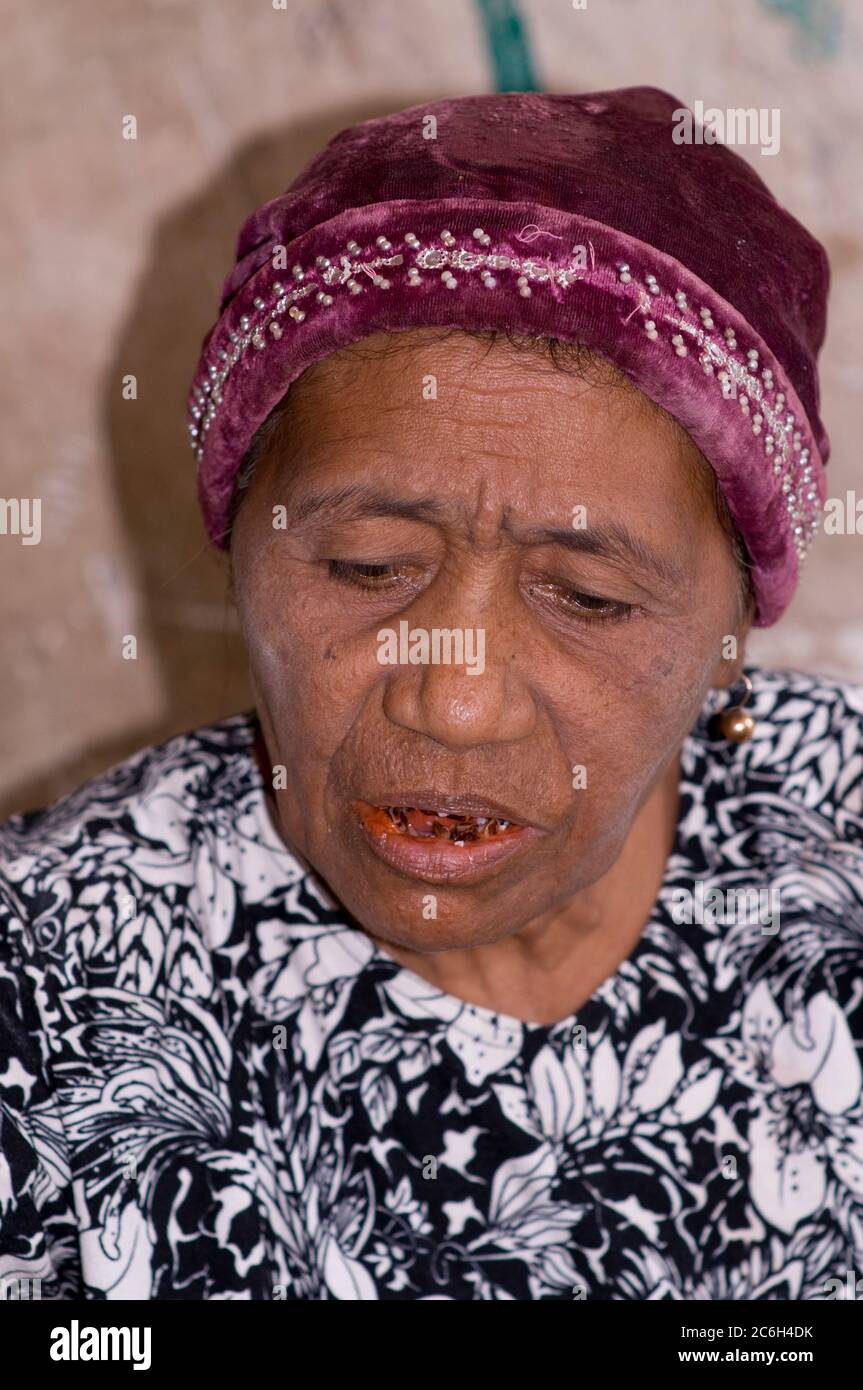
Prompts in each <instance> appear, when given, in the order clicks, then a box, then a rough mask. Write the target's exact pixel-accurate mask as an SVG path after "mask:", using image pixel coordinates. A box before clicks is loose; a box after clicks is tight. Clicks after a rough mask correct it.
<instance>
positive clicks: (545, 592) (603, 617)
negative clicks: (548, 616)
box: [530, 584, 638, 623]
mask: <svg viewBox="0 0 863 1390" xmlns="http://www.w3.org/2000/svg"><path fill="white" fill-rule="evenodd" d="M530 587H531V593H537V594H539V595H540V597H541V598H542V599H543V600H544V601H545V602H549V603H552V604H554V606H555V607H556V608H557V609H558V610H559V611H561V612H563V613H564V614H565V615H566V616H571V617H575V618H580V619H582V620H584V621H586V622H589V623H601V622H605V623H607V622H623V621H624V620H625V619H626V618H631V617H633V616H634V615H635V614H636V613H637V612H638V608H637V605H636V604H634V603H623V602H622V601H620V600H618V599H610V598H603V597H602V595H600V594H590V593H587V592H586V591H583V590H580V589H571V588H569V587H567V585H565V584H532V585H531V586H530Z"/></svg>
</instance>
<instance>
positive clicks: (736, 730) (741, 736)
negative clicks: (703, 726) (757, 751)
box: [718, 675, 755, 743]
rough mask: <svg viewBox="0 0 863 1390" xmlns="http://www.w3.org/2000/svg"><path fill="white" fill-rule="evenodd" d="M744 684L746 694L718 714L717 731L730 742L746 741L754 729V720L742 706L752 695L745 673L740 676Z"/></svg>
mask: <svg viewBox="0 0 863 1390" xmlns="http://www.w3.org/2000/svg"><path fill="white" fill-rule="evenodd" d="M740 679H741V681H742V682H743V684H744V685H745V686H746V694H745V695H744V696H743V699H742V700H741V701H740V703H739V704H738V705H731V706H729V708H728V709H724V710H722V712H721V714H720V715H719V716H718V723H719V732H720V733H721V734H722V736H723V738H727V739H728V740H729V742H730V743H746V742H747V740H748V739H750V738H751V737H752V734H753V732H754V730H755V720H754V719H753V718H752V715H751V714H750V713H749V711H748V710H745V709H744V708H743V706H744V705H745V704H746V702H747V700H748V699H749V698H750V696H751V695H752V682H751V680H750V679H749V677H748V676H747V675H741V677H740Z"/></svg>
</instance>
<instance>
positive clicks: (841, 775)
mask: <svg viewBox="0 0 863 1390" xmlns="http://www.w3.org/2000/svg"><path fill="white" fill-rule="evenodd" d="M749 674H750V677H751V679H752V684H753V694H752V700H751V704H750V707H751V710H752V714H753V715H754V717H755V721H756V723H755V732H754V735H753V738H752V741H751V742H750V743H749V744H747V745H745V746H744V748H743V750H742V761H743V769H744V772H745V775H746V778H747V780H749V781H750V782H751V783H752V784H754V785H755V786H759V785H760V787H761V789H762V790H768V789H769V790H771V791H772V792H774V793H775V794H777V795H779V796H784V797H788V798H790V799H791V800H792V801H794V802H796V803H797V804H799V805H800V806H801V808H811V809H813V810H816V809H817V810H818V811H819V812H820V813H821V815H823V816H825V817H827V818H828V819H832V820H836V819H839V820H841V821H842V822H843V824H844V823H847V824H848V825H849V827H850V828H851V829H852V830H854V831H856V834H857V837H859V838H863V833H861V832H863V687H860V686H858V685H855V684H853V683H851V682H845V681H840V680H835V679H831V678H829V677H824V676H812V675H806V674H804V673H802V672H798V671H776V670H766V669H764V668H761V667H755V668H752V669H750V671H749Z"/></svg>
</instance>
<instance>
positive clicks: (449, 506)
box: [232, 333, 742, 950]
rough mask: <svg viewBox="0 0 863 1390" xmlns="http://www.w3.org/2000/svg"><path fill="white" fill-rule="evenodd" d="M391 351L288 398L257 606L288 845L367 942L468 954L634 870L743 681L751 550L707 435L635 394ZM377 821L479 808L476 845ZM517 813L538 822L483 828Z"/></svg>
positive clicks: (521, 369)
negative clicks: (708, 460) (695, 734)
mask: <svg viewBox="0 0 863 1390" xmlns="http://www.w3.org/2000/svg"><path fill="white" fill-rule="evenodd" d="M374 346H375V344H374V342H372V341H371V340H366V342H365V344H364V348H365V353H366V355H365V356H363V357H362V358H360V359H355V358H353V357H352V356H351V355H350V354H342V355H336V356H334V357H331V358H329V359H327V360H326V361H325V362H323V363H321V364H319V365H318V366H317V367H315V368H314V369H313V370H312V371H310V372H309V373H308V374H307V375H306V377H305V378H304V379H303V380H302V382H301V383H299V385H298V386H297V387H295V388H294V391H293V393H292V398H291V400H292V404H291V408H290V416H289V421H288V428H287V429H286V431H285V437H284V438H282V437H278V438H277V439H276V440H275V441H274V443H273V445H272V447H271V448H270V450H269V452H268V453H267V456H266V457H265V458H264V459H263V460H262V461H261V462H260V464H259V466H258V469H257V471H256V474H255V477H254V479H253V481H252V484H251V486H250V488H249V491H248V493H247V495H246V497H245V500H244V502H243V506H242V508H241V510H240V514H239V517H238V520H237V524H236V528H235V532H234V539H233V549H232V553H233V569H234V581H235V588H236V596H237V602H238V605H239V610H240V616H241V621H242V625H243V630H244V633H245V638H246V642H247V644H248V650H249V657H250V662H251V668H252V674H253V680H254V685H255V689H256V694H257V705H258V712H259V715H260V719H261V724H262V727H263V731H264V737H265V739H266V743H267V748H268V751H269V755H270V758H271V761H272V763H273V765H274V766H275V767H276V768H277V769H278V768H279V767H280V766H283V767H284V768H285V769H286V773H285V775H284V776H282V777H278V776H277V778H276V782H277V790H276V799H277V806H278V814H279V818H280V822H281V826H282V829H283V833H284V835H285V837H286V839H287V840H288V841H289V842H290V843H291V844H292V845H293V846H294V847H295V848H296V849H297V850H299V851H300V852H301V853H302V854H303V855H304V856H305V857H306V859H308V860H309V862H310V863H311V864H312V865H313V867H314V868H315V869H316V870H317V872H318V873H319V874H320V875H321V876H322V877H323V878H324V879H325V880H326V882H327V883H328V884H329V886H330V888H331V890H332V891H333V892H334V893H335V894H336V896H337V897H338V898H339V899H340V900H341V901H342V902H343V903H344V904H345V906H346V907H347V908H348V909H349V911H350V912H352V913H353V914H354V916H355V917H356V919H357V920H358V921H359V922H361V923H362V924H363V926H364V927H365V928H366V929H367V930H368V931H369V932H371V933H372V935H374V936H377V937H379V938H381V939H382V940H384V941H389V942H391V943H393V944H394V945H400V946H403V947H408V948H412V949H415V950H441V949H447V948H453V947H456V948H457V947H470V946H475V945H481V944H486V943H489V942H493V941H496V940H499V939H501V938H502V937H504V936H508V935H510V934H512V933H513V932H516V931H518V930H519V929H520V928H521V927H523V926H525V925H526V924H527V923H528V922H530V921H532V920H534V919H536V918H537V917H539V916H540V915H541V914H543V913H544V912H547V911H548V910H549V909H552V908H554V907H556V906H558V905H561V904H563V903H565V902H566V901H567V900H568V899H570V898H571V897H572V896H573V895H574V894H576V893H578V892H579V891H580V890H582V889H584V888H586V887H588V886H589V885H591V884H594V883H596V882H597V880H599V879H600V878H601V877H602V876H603V875H604V874H605V873H606V872H607V871H608V870H609V868H610V867H611V865H612V864H613V863H614V861H615V860H616V859H617V857H618V855H619V853H620V851H621V849H622V847H623V845H624V842H625V840H626V837H627V833H628V830H629V828H630V826H631V824H632V821H633V817H634V816H635V814H636V812H637V811H638V809H639V807H640V806H642V805H643V803H644V802H645V800H646V799H647V797H648V796H649V794H650V793H651V791H652V790H653V788H654V787H655V786H656V785H657V783H658V782H659V780H660V778H661V777H662V776H663V774H666V775H668V772H669V769H672V768H673V765H674V763H675V759H676V755H677V753H678V751H679V748H680V745H681V743H682V741H683V739H684V738H685V736H686V734H687V732H688V731H689V729H690V728H691V726H692V724H693V722H694V720H695V718H696V715H697V713H698V711H699V709H700V707H701V705H702V703H703V701H704V699H705V696H706V694H707V691H708V688H709V687H710V686H711V685H717V686H718V685H725V684H728V683H729V682H730V680H731V679H732V678H733V677H734V675H735V674H736V671H737V669H738V664H737V663H735V662H733V661H729V660H727V659H725V656H724V654H723V652H724V651H725V653H727V651H728V644H727V640H726V639H727V638H729V637H731V636H735V635H736V636H737V637H738V638H740V637H741V636H742V630H741V618H740V613H739V608H738V598H737V593H738V586H737V574H736V569H735V561H734V558H733V555H732V552H731V548H730V545H729V541H728V539H727V537H726V535H725V533H724V532H723V530H722V528H721V526H720V524H719V521H718V520H717V517H716V513H715V507H714V503H713V492H712V481H711V477H710V474H709V472H708V471H707V469H706V466H705V465H704V463H703V461H702V460H700V458H699V456H698V454H697V452H696V450H695V448H694V446H693V445H692V444H691V442H690V441H689V440H688V439H687V438H686V436H685V435H684V434H683V433H682V431H680V430H679V429H678V428H677V427H676V426H675V425H674V424H673V423H672V422H671V421H670V420H669V419H668V417H666V416H664V415H663V414H661V413H660V412H658V411H657V410H656V409H655V408H654V407H653V406H652V405H651V404H650V403H649V402H648V401H646V400H645V398H644V397H643V396H641V395H640V394H639V393H638V392H636V391H634V390H633V389H631V388H629V387H628V386H626V387H619V386H614V385H597V384H588V383H586V382H584V381H581V380H579V379H576V378H573V377H572V376H569V375H566V374H565V373H563V372H560V371H558V370H556V369H555V368H554V367H553V366H552V364H551V363H550V362H547V361H545V360H544V359H540V358H534V357H533V356H532V355H531V356H529V357H524V356H521V355H516V354H515V353H513V352H512V351H511V350H510V349H509V348H508V346H506V345H499V344H498V345H495V346H494V347H493V348H492V349H491V350H490V349H489V347H488V344H487V343H485V342H481V341H477V340H475V339H472V338H469V337H467V336H462V335H457V336H451V337H449V338H447V339H446V340H445V341H440V340H436V339H435V337H434V336H433V335H428V334H424V333H416V334H413V333H412V334H400V335H398V349H397V350H396V351H392V350H391V351H389V352H387V353H386V354H384V355H378V354H371V355H370V354H369V351H368V350H369V348H374ZM402 623H403V624H405V626H404V627H403V628H402V629H401V630H400V624H402ZM435 630H437V632H438V639H437V643H436V642H435ZM388 632H391V633H392V634H393V636H392V637H391V638H388V637H387V633H388ZM400 632H401V647H400V645H399V636H400ZM446 634H449V635H446ZM459 641H461V642H462V643H463V646H462V650H461V652H460V651H459V649H458V642H459ZM724 643H725V647H723V644H724ZM741 649H742V641H741ZM411 653H413V656H414V661H411V660H409V659H406V658H410V656H411ZM435 656H437V660H435V659H434V658H435ZM387 657H390V658H394V660H392V661H388V660H386V659H385V658H387ZM459 659H460V664H458V663H459ZM279 781H285V782H286V785H285V786H283V787H281V786H278V783H279ZM459 798H465V799H466V800H462V801H460V800H459ZM383 807H402V808H404V807H418V808H420V810H421V811H424V812H429V811H430V812H438V811H440V812H445V811H450V812H453V811H459V812H461V813H464V814H466V813H467V812H470V813H471V814H472V816H473V817H474V819H472V820H471V822H470V824H469V825H468V827H467V830H465V828H464V827H462V830H461V831H459V830H458V829H456V830H455V831H454V832H453V833H454V835H455V836H456V838H458V837H459V836H460V835H461V836H464V835H466V836H467V838H466V840H465V842H464V843H462V844H454V843H452V842H451V840H450V838H449V836H447V838H446V839H444V838H443V836H444V834H445V827H448V826H450V827H451V826H452V824H453V822H452V821H438V822H437V833H435V824H434V822H433V820H432V819H430V818H428V817H426V816H424V815H415V814H411V815H407V814H405V815H404V816H403V817H401V819H400V818H399V817H398V816H396V817H395V819H391V818H390V816H389V815H388V814H387V813H386V812H385V811H383V810H381V809H376V808H383ZM495 812H497V815H498V818H500V817H503V818H505V819H507V820H509V821H511V822H514V823H516V827H518V826H520V827H522V828H521V829H519V828H516V827H513V826H511V827H510V828H509V829H507V830H503V831H501V830H500V829H499V828H498V831H497V833H495V834H492V835H490V836H489V829H493V828H494V827H489V826H487V827H486V829H485V833H484V836H483V838H482V839H480V840H476V841H474V840H472V839H471V838H470V837H471V835H473V834H475V833H477V831H478V829H480V828H481V827H480V825H479V824H478V821H477V819H476V818H481V819H484V820H486V821H491V819H493V817H494V816H495ZM400 827H401V828H400Z"/></svg>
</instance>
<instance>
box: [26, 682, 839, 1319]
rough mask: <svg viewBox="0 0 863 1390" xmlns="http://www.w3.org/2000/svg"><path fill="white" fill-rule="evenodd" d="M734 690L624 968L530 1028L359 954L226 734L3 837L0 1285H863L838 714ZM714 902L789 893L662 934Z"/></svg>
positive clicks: (785, 1292)
mask: <svg viewBox="0 0 863 1390" xmlns="http://www.w3.org/2000/svg"><path fill="white" fill-rule="evenodd" d="M752 676H753V680H754V683H755V697H754V702H753V711H754V713H755V715H756V717H757V720H758V725H757V730H756V733H755V737H754V739H753V741H752V743H750V744H748V745H743V746H736V747H735V746H733V745H731V744H728V743H725V742H720V741H718V740H714V739H712V738H711V736H710V734H709V732H708V726H707V723H706V716H704V717H702V720H701V721H700V722H699V724H698V725H697V726H696V728H695V730H694V731H693V733H692V735H691V736H690V738H689V739H688V741H687V743H686V746H685V749H684V777H683V783H682V788H681V793H682V801H681V815H680V822H679V826H678V830H677V840H676V846H675V849H674V852H673V855H672V857H671V859H670V861H669V864H668V868H667V872H666V877H665V881H664V884H663V887H662V890H661V892H660V896H659V899H658V901H657V904H656V907H655V910H654V913H653V916H652V918H651V920H650V922H649V924H648V926H647V928H646V930H645V932H644V934H643V936H642V938H641V939H640V941H639V943H638V946H637V947H636V949H635V951H634V953H633V955H632V956H631V957H630V958H629V960H627V961H626V962H625V963H624V964H623V965H622V966H621V967H620V969H619V970H618V971H617V973H616V974H615V975H614V976H612V977H611V978H610V979H609V980H607V981H606V982H605V984H603V985H602V986H601V988H600V989H599V990H597V992H596V994H595V995H594V996H593V998H592V999H591V1000H590V1001H589V1002H588V1003H587V1004H585V1005H584V1007H583V1008H582V1009H580V1010H579V1013H578V1017H577V1018H575V1017H572V1018H570V1019H567V1020H565V1021H564V1022H561V1023H558V1024H556V1025H554V1026H551V1027H546V1026H540V1025H533V1024H524V1023H521V1022H518V1021H516V1020H515V1019H512V1018H507V1017H504V1016H501V1015H499V1014H495V1013H493V1012H491V1011H490V1010H488V1009H484V1008H479V1007H472V1006H470V1005H468V1004H466V1003H464V1002H462V1001H460V1000H459V999H456V998H453V997H452V996H449V995H446V994H443V993H441V992H440V991H439V990H437V989H435V988H434V987H433V986H432V985H430V984H428V983H426V982H425V981H423V980H422V979H420V978H419V977H418V976H417V975H415V974H413V973H412V972H411V971H409V970H407V969H405V968H404V967H402V966H401V965H399V964H398V963H397V962H395V961H394V960H393V959H392V958H390V957H388V956H386V955H385V954H384V953H383V952H382V951H381V950H380V949H379V948H377V947H376V946H375V945H374V944H373V943H372V942H371V941H370V940H369V939H368V938H367V937H366V936H365V935H364V933H363V932H362V930H361V929H360V928H359V927H358V926H357V924H356V923H354V922H352V921H351V919H350V918H349V917H347V916H346V914H345V912H344V910H343V909H341V908H340V907H339V906H338V904H337V903H335V902H334V901H333V899H332V898H331V896H330V895H329V894H328V892H327V891H326V889H325V888H324V886H323V885H322V883H321V882H320V881H319V880H318V879H317V878H316V877H315V876H314V875H313V874H312V873H311V872H309V870H308V867H307V866H305V865H304V864H301V863H300V862H298V861H297V860H296V859H295V858H294V857H293V856H292V855H291V854H290V853H289V852H288V850H287V849H286V848H285V847H284V845H283V844H282V843H281V841H280V839H279V837H278V835H277V834H276V832H275V830H274V828H273V825H272V822H271V819H270V812H269V810H268V801H267V797H266V794H265V789H264V784H263V782H262V778H261V775H260V773H259V771H258V768H257V765H256V763H255V761H254V759H253V757H252V756H251V751H250V749H251V744H252V741H253V738H254V734H255V724H254V721H253V720H252V719H251V718H249V717H246V716H238V717H236V718H232V719H228V720H226V721H224V722H222V723H220V724H217V725H215V726H213V727H211V728H205V729H200V730H198V731H197V732H195V733H192V734H189V735H187V736H184V737H181V738H176V739H174V740H172V741H171V742H170V743H168V744H166V745H165V746H163V747H161V748H155V749H148V750H146V751H145V752H143V753H141V754H139V755H138V756H136V757H134V758H133V759H131V760H130V761H129V762H127V763H125V764H124V765H123V766H121V767H119V768H116V769H115V770H114V771H112V772H110V773H108V774H107V775H105V776H104V777H101V778H100V779H98V780H97V781H95V782H93V783H91V784H89V785H88V786H86V787H84V788H83V789H81V790H80V791H79V792H77V793H76V794H75V795H73V796H71V797H69V798H67V799H66V800H65V801H63V802H61V803H60V804H59V805H57V806H55V807H54V808H53V809H51V810H49V811H47V812H45V813H40V814H37V815H34V816H27V817H19V818H16V819H15V820H13V821H11V822H9V823H8V824H7V825H6V826H4V827H2V830H0V862H2V878H3V888H2V891H1V892H0V927H2V932H0V935H2V937H3V939H4V947H3V954H2V962H0V1020H2V1028H3V1034H2V1040H0V1094H2V1102H3V1104H2V1143H0V1153H2V1157H0V1278H3V1277H7V1278H8V1277H21V1276H25V1277H27V1276H29V1277H30V1278H40V1279H41V1280H42V1296H43V1297H48V1298H64V1297H67V1298H68V1297H80V1296H82V1295H86V1296H87V1297H90V1298H108V1299H148V1298H157V1299H180V1298H185V1299H209V1298H218V1299H274V1298H276V1299H279V1298H288V1299H377V1298H381V1299H384V1298H385V1299H411V1300H423V1299H450V1300H460V1299H565V1300H570V1299H573V1298H586V1299H588V1300H599V1299H626V1300H629V1299H634V1300H644V1299H687V1300H691V1299H734V1300H757V1299H819V1298H830V1297H836V1296H837V1294H836V1293H835V1292H833V1290H835V1289H836V1288H837V1287H838V1284H839V1282H844V1280H845V1272H846V1271H847V1270H848V1269H849V1268H850V1269H852V1270H857V1271H861V1272H863V1100H861V1062H860V1048H861V1043H863V1003H861V1001H863V972H861V959H863V738H861V732H863V726H861V717H863V692H861V691H859V690H856V689H854V688H849V687H846V686H842V685H839V684H836V683H833V682H829V681H820V680H816V679H813V678H809V677H805V676H799V675H791V676H789V675H787V674H781V673H771V672H766V671H754V672H752ZM698 884H701V885H702V887H701V889H697V885H698ZM711 889H714V890H715V889H719V890H722V892H723V893H725V894H726V895H727V894H728V890H729V889H758V890H762V891H763V892H764V893H765V901H766V894H767V892H768V891H772V892H774V893H775V892H777V891H778V893H779V898H778V900H777V901H778V902H779V903H780V904H781V915H780V918H779V923H778V930H774V928H773V927H771V926H768V928H767V929H766V930H765V927H764V923H763V921H762V923H761V925H759V924H758V923H757V922H752V921H751V920H743V921H740V920H734V913H731V914H730V920H729V921H728V922H725V921H722V920H721V919H722V917H723V913H722V912H721V911H719V910H718V909H716V910H711V909H709V908H705V909H704V910H703V911H701V912H699V911H695V912H694V913H693V912H690V913H689V914H685V913H682V912H681V910H680V908H679V904H680V903H682V902H683V901H684V898H683V897H682V896H681V892H680V890H686V891H687V892H688V893H690V894H692V893H696V894H697V892H701V893H703V894H704V895H705V901H708V902H709V901H711V899H710V898H709V896H707V895H709V890H711ZM712 901H713V902H714V903H715V902H716V901H718V899H717V898H716V896H715V895H714V897H713V899H712ZM729 901H731V902H733V901H734V899H733V898H732V899H729ZM686 915H688V916H690V917H693V916H694V917H695V918H696V919H699V920H694V921H692V922H691V923H687V922H686V920H685V917H686ZM725 915H728V914H725ZM737 916H738V917H741V916H742V917H743V918H744V919H745V918H746V913H745V912H744V913H739V912H738V914H737ZM831 1281H834V1282H833V1283H831ZM839 1296H841V1295H839Z"/></svg>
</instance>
